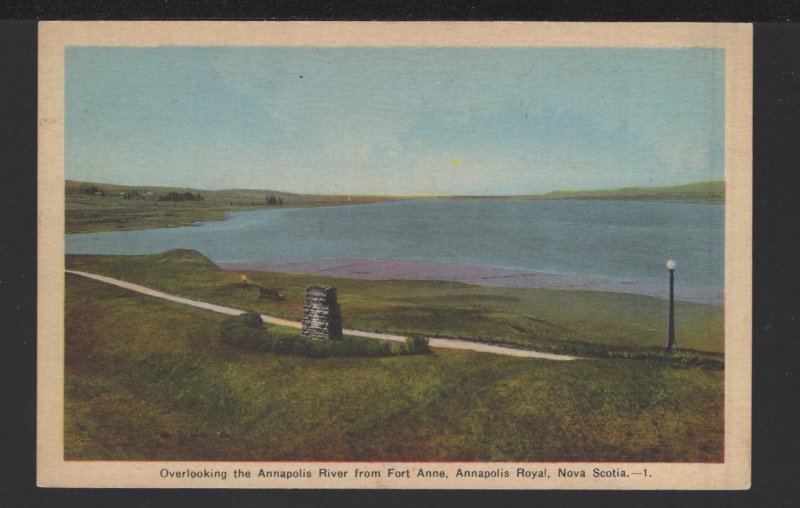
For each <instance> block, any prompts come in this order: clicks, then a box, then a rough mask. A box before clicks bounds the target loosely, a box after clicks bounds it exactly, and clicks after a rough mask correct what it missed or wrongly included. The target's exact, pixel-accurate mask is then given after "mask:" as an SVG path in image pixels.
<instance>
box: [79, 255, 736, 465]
mask: <svg viewBox="0 0 800 508" xmlns="http://www.w3.org/2000/svg"><path fill="white" fill-rule="evenodd" d="M68 265H69V266H71V267H74V268H80V269H85V270H89V271H95V272H100V273H107V274H110V275H116V276H120V277H122V278H126V279H128V280H134V281H137V282H141V283H143V284H147V285H151V286H155V287H160V288H162V289H165V290H171V291H175V292H180V293H183V294H192V295H194V296H202V297H206V296H213V298H209V299H210V300H212V301H219V302H225V303H228V304H233V305H237V306H241V307H247V306H252V307H259V308H261V307H264V308H265V310H266V308H269V310H271V311H280V312H277V313H279V314H284V315H286V314H292V316H293V317H295V318H296V317H297V314H296V311H297V310H298V309H297V308H296V307H297V304H298V300H297V294H299V291H300V288H299V286H302V285H303V284H305V282H306V281H307V280H309V279H304V278H302V277H299V276H281V275H277V274H264V275H258V274H252V277H253V278H254V279H256V280H257V281H258V282H259V283H264V284H266V283H273V284H276V285H277V284H281V286H280V287H281V291H285V292H286V294H287V300H286V301H285V302H280V303H272V302H271V303H258V302H257V301H255V300H254V299H253V295H252V294H250V292H249V291H248V290H239V288H236V287H235V283H234V282H235V280H236V279H237V275H236V274H230V273H225V272H220V271H218V270H216V269H214V268H213V266H209V265H208V264H206V263H204V261H203V259H202V258H201V257H199V256H198V255H196V254H194V253H191V252H172V253H167V254H164V255H159V256H148V257H131V258H128V257H125V258H122V257H117V258H114V257H102V258H101V257H97V258H88V257H68ZM186 277H190V280H184V279H185V278H186ZM337 283H338V286H339V287H340V291H341V290H342V289H344V291H342V292H341V293H340V294H341V295H342V307H343V312H344V313H345V318H346V319H349V320H354V321H352V322H350V323H349V324H350V325H355V324H370V323H372V324H373V325H374V326H375V327H378V325H379V324H380V323H381V320H380V318H379V316H373V317H371V318H370V316H368V315H366V313H365V311H364V309H365V308H367V307H369V306H380V307H381V308H384V309H390V308H394V307H398V313H397V314H390V317H389V318H387V320H388V322H389V323H391V324H390V325H388V324H387V325H381V326H386V327H387V328H388V327H402V326H404V325H403V322H404V320H405V319H408V318H410V317H413V315H414V313H413V312H411V311H410V310H409V311H405V310H404V311H402V312H400V309H405V308H407V307H408V306H411V307H413V306H415V305H418V306H419V309H422V308H424V306H425V305H428V304H435V300H434V299H433V297H434V295H435V294H437V293H436V292H437V291H445V290H449V291H455V292H456V293H455V294H458V295H459V298H458V299H457V300H456V301H454V302H451V303H441V302H440V304H441V305H443V306H447V305H452V306H453V307H452V313H451V314H445V317H447V316H450V317H449V318H448V323H449V324H448V325H447V326H448V329H449V328H452V330H449V331H457V330H458V329H459V328H458V327H459V326H464V327H465V328H464V330H467V329H468V328H467V325H464V324H460V323H458V322H457V321H458V320H457V319H456V317H455V316H456V315H462V314H467V313H469V312H472V311H474V310H476V309H477V310H480V312H481V313H482V314H481V316H482V317H483V318H484V319H486V318H491V319H496V320H497V321H496V322H497V323H506V322H507V321H508V322H509V324H508V326H505V327H502V326H501V327H500V329H501V330H502V333H505V334H508V336H509V337H517V339H518V340H520V341H521V342H524V341H525V340H527V339H525V337H528V336H529V335H528V334H530V333H534V332H535V333H541V334H542V335H541V336H542V337H544V336H545V335H546V334H545V331H548V333H549V332H550V331H555V330H559V329H560V328H559V327H563V326H564V324H563V323H562V321H560V320H562V319H563V320H566V319H567V317H568V315H569V314H570V313H573V312H574V313H575V315H576V321H575V324H574V325H573V326H571V327H570V328H569V330H568V331H569V334H570V335H569V337H570V338H571V339H576V340H577V339H580V340H588V337H587V336H586V335H584V334H585V333H589V332H592V333H591V337H590V338H591V339H592V340H594V341H597V342H598V343H599V344H604V343H607V344H609V345H627V347H640V346H642V347H644V346H646V345H647V344H645V343H643V344H639V343H638V342H635V343H634V342H632V340H633V339H630V338H625V337H624V335H630V336H636V337H642V340H645V339H646V340H653V341H655V340H656V339H655V337H653V338H652V339H650V338H648V337H649V335H648V334H646V333H644V332H641V333H639V332H638V330H645V329H648V328H647V327H649V326H653V327H654V326H655V325H652V324H647V323H646V322H645V320H644V317H645V316H647V315H648V314H647V313H648V312H650V310H647V309H645V310H643V311H642V312H639V309H640V308H641V307H646V305H644V303H646V302H645V301H644V300H635V301H626V300H621V301H620V302H617V303H615V304H614V305H616V306H619V308H623V307H625V306H626V305H631V304H636V305H638V307H636V306H634V308H631V309H629V310H628V311H627V313H623V314H622V316H621V317H620V318H619V319H618V320H617V321H618V323H616V324H615V323H614V319H612V316H613V313H612V311H611V310H608V311H602V312H601V311H599V310H597V309H595V310H591V311H589V310H586V311H581V310H580V308H579V307H580V306H579V305H578V303H581V300H580V298H584V297H586V298H589V297H591V298H601V299H602V298H608V296H603V295H602V294H600V295H577V294H576V295H572V297H573V298H577V300H573V303H574V305H573V306H572V307H570V308H567V309H564V310H563V311H562V312H561V314H563V316H562V317H559V313H558V312H557V311H556V310H555V308H556V307H558V306H559V305H565V303H564V302H567V301H569V300H568V298H567V297H566V296H564V299H563V301H562V302H561V303H552V304H549V307H548V305H545V304H547V302H548V301H549V300H548V298H545V295H546V294H547V293H542V294H541V296H539V300H536V298H537V294H539V293H538V292H535V291H533V292H522V293H514V292H510V293H507V294H498V293H492V292H491V290H490V289H488V288H472V287H462V286H447V285H441V284H438V283H431V284H430V285H428V284H427V283H417V284H416V285H415V284H414V283H412V282H403V283H391V282H386V283H381V282H376V281H350V282H349V283H345V282H344V280H339V281H337ZM347 284H352V285H347ZM362 284H363V285H362ZM295 286H298V287H295ZM415 288H416V289H415ZM356 290H362V291H364V292H366V293H364V294H361V295H359V296H358V297H357V296H356ZM390 291H391V292H392V293H389V292H390ZM411 291H417V292H418V293H416V297H419V298H421V297H423V296H425V295H427V297H428V299H427V300H422V301H416V300H415V294H413V293H410V292H411ZM383 292H386V293H383ZM528 293H530V294H528ZM397 295H402V298H400V299H398V300H393V298H399V297H398V296H397ZM462 296H463V297H464V298H463V299H462V298H461V297H462ZM499 296H504V297H505V298H506V299H505V300H503V299H500V300H498V301H499V302H500V303H499V304H498V303H493V299H495V298H497V297H499ZM204 299H205V298H204ZM371 300H374V301H371ZM536 301H538V302H540V303H541V304H542V305H544V308H543V309H549V310H547V312H548V313H550V314H552V315H550V314H547V318H546V319H545V318H544V316H545V314H544V312H545V310H541V311H540V310H538V309H537V307H535V306H531V305H532V303H531V302H536ZM588 301H589V300H583V303H586V302H588ZM459 302H460V303H459ZM626 302H627V303H626ZM662 303H663V302H662ZM497 305H500V306H501V307H502V309H504V310H503V311H502V312H503V314H500V315H498V313H500V312H501V311H500V310H499V308H498V307H497ZM528 306H530V307H528ZM523 307H524V308H526V309H528V310H525V311H524V312H525V313H528V314H531V315H532V316H535V319H537V320H540V321H541V320H547V321H548V322H549V320H554V322H553V323H551V324H548V325H546V326H547V328H542V327H541V326H545V325H541V326H540V325H535V324H533V323H539V321H535V320H532V319H531V320H530V321H531V323H530V324H529V323H528V321H526V320H525V319H527V318H525V319H523V318H522V317H518V318H516V319H518V320H519V321H514V320H512V319H511V318H510V317H509V316H511V315H513V312H522V310H521V309H523ZM661 307H663V305H661ZM359 309H360V310H359ZM481 309H483V310H481ZM614 309H617V307H614ZM662 310H663V309H662ZM683 310H684V312H687V313H688V312H689V311H690V310H691V309H689V308H688V307H686V308H684V309H683ZM512 311H513V312H512ZM701 311H702V309H700V310H696V311H695V312H701ZM653 312H655V304H654V307H653ZM348 313H349V314H350V316H349V317H348ZM597 313H599V317H602V316H606V317H605V318H604V319H603V321H602V322H603V323H606V325H607V326H608V327H610V331H607V330H601V328H603V327H602V326H598V325H597V324H596V323H593V322H592V321H591V320H592V319H593V316H594V318H597V317H598V315H597ZM711 316H712V317H713V314H712V315H711ZM224 319H225V316H222V315H219V314H215V313H212V312H207V311H202V310H197V309H192V308H189V307H186V306H183V305H179V304H175V303H170V302H165V301H163V300H159V299H155V298H151V297H146V296H142V295H138V294H135V293H132V292H128V291H125V290H122V289H119V288H115V287H113V286H109V285H106V284H103V283H99V282H95V281H91V280H88V279H84V278H82V277H78V276H74V275H67V280H66V322H65V326H66V328H65V329H66V333H65V355H66V362H65V407H64V415H65V428H64V438H65V458H66V459H67V460H261V461H263V460H321V461H323V460H346V461H351V460H352V461H356V460H366V461H368V460H421V461H426V460H438V461H451V460H466V461H472V460H479V461H567V460H569V461H573V460H574V461H666V462H669V461H681V462H683V461H690V462H719V461H721V460H722V454H723V382H724V380H723V372H722V371H721V370H718V369H702V368H690V367H685V366H670V365H660V364H656V363H651V362H647V361H640V360H625V359H583V360H576V361H573V362H552V361H545V360H535V359H522V358H512V357H503V356H498V355H489V354H478V353H468V352H455V351H446V350H437V351H436V352H435V353H434V354H431V355H422V356H403V357H386V358H325V359H312V358H304V357H293V356H285V355H276V354H272V353H258V352H253V351H247V350H242V349H237V348H235V347H232V346H228V345H226V344H223V343H221V342H220V341H219V340H218V337H217V335H218V330H219V326H220V323H221V322H222V320H224ZM509 320H510V321H509ZM412 321H413V320H412ZM639 321H641V323H642V324H641V326H642V327H643V328H641V329H639V328H637V329H636V330H637V333H628V334H624V333H622V332H624V330H625V327H626V326H628V325H630V326H633V325H634V324H635V323H637V322H639ZM659 321H660V320H659ZM564 322H566V321H564ZM512 323H513V324H516V323H524V326H530V328H529V331H526V332H525V333H523V332H512V331H513V330H514V327H513V326H511V324H512ZM620 323H621V324H620ZM625 323H627V325H626V324H625ZM408 326H411V327H431V326H439V325H437V324H435V319H428V318H425V319H422V320H421V321H419V322H415V324H413V325H408ZM498 326H499V325H498ZM682 326H684V327H686V326H687V325H686V324H684V325H682ZM695 326H696V327H699V328H702V327H700V326H699V325H695ZM720 326H721V325H720ZM489 330H490V329H489V328H486V329H485V330H484V331H483V332H481V333H486V334H488V333H489ZM680 330H681V328H679V332H680ZM270 331H271V332H273V333H290V332H287V331H285V330H278V329H276V328H275V327H272V328H271V329H270ZM654 332H655V330H654ZM564 333H567V332H564ZM713 335H714V334H705V335H704V334H699V335H698V336H697V337H696V338H695V339H694V340H695V341H697V343H696V344H695V345H696V346H697V347H700V348H702V347H704V348H706V349H708V350H715V349H719V347H720V343H719V342H718V341H719V338H717V337H713ZM703 337H705V338H703ZM536 340H539V339H536ZM564 340H566V339H564ZM659 340H660V339H659ZM680 340H681V335H680V334H679V341H680ZM687 340H688V339H687ZM704 341H705V342H704Z"/></svg>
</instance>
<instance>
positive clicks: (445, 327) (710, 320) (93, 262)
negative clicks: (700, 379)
mask: <svg viewBox="0 0 800 508" xmlns="http://www.w3.org/2000/svg"><path fill="white" fill-rule="evenodd" d="M67 267H68V268H74V269H77V270H84V271H88V272H94V273H99V274H103V275H109V276H112V277H116V278H119V279H122V280H126V281H130V282H135V283H138V284H142V285H145V286H148V287H152V288H156V289H160V290H163V291H166V292H169V293H174V294H180V295H183V296H188V297H190V298H194V299H198V300H203V301H208V302H214V303H219V304H222V305H227V306H230V307H234V308H239V309H244V310H252V311H256V312H261V313H267V314H271V315H275V316H280V317H284V318H287V319H294V320H299V318H300V315H301V313H302V305H303V296H304V292H305V288H306V287H307V286H311V285H321V286H335V287H336V288H337V290H338V295H339V303H340V305H341V307H342V315H343V320H344V325H345V327H347V328H354V329H361V330H370V331H376V332H389V333H398V334H427V335H432V336H440V337H452V338H464V339H471V340H478V341H484V342H496V343H497V342H499V343H506V344H512V345H517V346H522V347H533V348H536V349H540V350H543V351H551V352H560V353H572V354H579V355H582V356H585V355H592V356H604V355H605V356H608V355H609V354H611V353H615V352H616V353H632V352H635V353H639V354H644V353H647V354H652V355H660V356H663V354H662V353H661V348H662V347H663V344H664V339H665V336H666V317H667V302H666V300H663V299H659V298H652V297H647V296H639V295H630V294H621V293H603V292H594V291H575V290H562V289H519V288H501V287H490V286H474V285H468V284H460V283H451V282H444V281H413V280H363V279H346V278H337V277H324V276H313V275H298V274H284V273H270V272H251V273H248V278H249V280H250V286H249V287H248V288H243V287H242V286H241V284H240V282H239V274H238V273H235V272H228V271H224V270H220V269H219V268H218V267H217V266H216V265H214V264H213V263H212V262H211V261H209V260H208V259H207V258H205V257H203V256H202V255H200V254H199V253H198V252H196V251H189V250H173V251H169V252H165V253H162V254H154V255H146V256H67ZM256 286H262V287H270V288H276V289H278V290H279V292H280V293H281V295H283V296H284V297H285V299H283V300H271V299H268V298H259V290H258V288H257V287H256ZM675 313H676V316H677V323H676V335H677V343H678V346H679V348H680V351H681V352H679V353H676V354H675V355H674V356H676V357H680V355H682V354H683V355H693V356H694V357H700V358H701V359H704V360H705V359H709V360H714V361H717V362H721V361H722V355H721V353H722V352H723V348H724V331H723V309H721V308H718V307H713V306H709V305H701V304H695V303H688V302H677V304H676V311H675Z"/></svg>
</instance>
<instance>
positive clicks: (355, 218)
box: [65, 199, 724, 292]
mask: <svg viewBox="0 0 800 508" xmlns="http://www.w3.org/2000/svg"><path fill="white" fill-rule="evenodd" d="M723 232H724V206H723V205H720V204H694V203H669V202H633V201H600V200H552V201H550V200H548V201H525V200H518V201H515V200H482V199H474V200H468V199H467V200H456V199H427V200H408V201H395V202H384V203H377V204H370V205H354V206H336V207H321V208H278V207H276V208H272V209H261V210H255V211H247V212H234V213H230V214H229V215H228V220H225V221H219V222H207V223H198V224H195V225H193V226H187V227H180V228H167V229H147V230H135V231H114V232H102V233H81V234H70V235H66V240H65V241H66V252H67V253H68V254H149V253H156V252H163V251H165V250H169V249H174V248H184V249H195V250H198V251H200V252H201V253H203V254H204V255H205V256H207V257H209V258H210V259H212V260H213V261H215V262H217V263H232V262H251V261H273V260H298V261H314V260H325V259H342V258H346V259H364V260H385V259H389V260H403V261H425V262H437V263H462V264H469V265H476V266H479V267H491V268H508V269H517V270H530V271H536V272H542V273H548V274H556V275H568V276H579V277H593V278H601V279H610V280H620V281H634V282H637V283H658V284H661V283H663V281H664V280H666V268H665V266H664V263H665V262H666V260H667V259H668V258H671V259H674V260H676V261H677V264H678V266H677V270H676V275H678V276H679V281H680V282H681V285H682V287H689V288H697V289H708V290H714V291H720V292H721V291H722V290H723V286H724V281H723V245H724V244H723Z"/></svg>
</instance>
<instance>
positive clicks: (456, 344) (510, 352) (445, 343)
mask: <svg viewBox="0 0 800 508" xmlns="http://www.w3.org/2000/svg"><path fill="white" fill-rule="evenodd" d="M66 272H67V273H71V274H73V275H80V276H81V277H86V278H89V279H93V280H96V281H100V282H104V283H106V284H111V285H113V286H117V287H120V288H123V289H127V290H129V291H134V292H136V293H141V294H143V295H147V296H153V297H156V298H162V299H164V300H169V301H172V302H177V303H182V304H184V305H190V306H192V307H196V308H198V309H205V310H210V311H213V312H219V313H221V314H228V315H230V316H238V315H240V314H244V313H245V311H243V310H239V309H233V308H231V307H224V306H222V305H216V304H213V303H208V302H201V301H198V300H192V299H191V298H185V297H182V296H176V295H171V294H169V293H164V292H163V291H158V290H157V289H151V288H148V287H145V286H140V285H139V284H133V283H132V282H125V281H122V280H119V279H115V278H113V277H106V276H105V275H97V274H94V273H88V272H80V271H77V270H66ZM261 319H263V320H264V322H265V323H271V324H275V325H281V326H290V327H292V328H300V327H301V324H300V322H299V321H290V320H288V319H281V318H276V317H272V316H268V315H266V314H261ZM343 332H344V334H345V335H352V336H355V337H365V338H368V339H378V340H390V341H395V342H405V340H406V338H405V336H402V335H392V334H388V333H375V332H363V331H359V330H343ZM429 340H430V345H431V347H435V348H443V349H464V350H468V351H477V352H479V353H491V354H497V355H506V356H519V357H524V358H541V359H544V360H575V359H576V358H575V357H574V356H566V355H556V354H551V353H540V352H538V351H531V350H529V349H515V348H512V347H506V346H498V345H493V344H484V343H481V342H472V341H468V340H459V339H443V338H439V337H429Z"/></svg>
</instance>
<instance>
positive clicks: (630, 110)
mask: <svg viewBox="0 0 800 508" xmlns="http://www.w3.org/2000/svg"><path fill="white" fill-rule="evenodd" d="M65 115H66V139H65V141H66V154H65V173H66V177H67V178H69V179H74V180H89V181H96V182H105V183H119V184H127V185H165V186H183V187H192V188H199V189H224V188H258V189H275V190H282V191H289V192H306V193H321V194H329V193H347V194H412V195H414V194H416V195H419V194H442V195H445V194H476V195H493V194H538V193H543V192H548V191H551V190H558V189H600V188H614V187H623V186H649V185H672V184H681V183H690V182H696V181H703V180H720V179H722V178H723V173H724V171H723V162H724V161H723V151H724V150H723V138H724V53H723V50H721V49H714V48H686V49H634V48H297V47H283V48H275V47H273V48H242V47H227V48H225V47H222V48H220V47H216V48H206V47H154V48H123V47H116V48H114V47H69V48H67V53H66V90H65Z"/></svg>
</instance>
